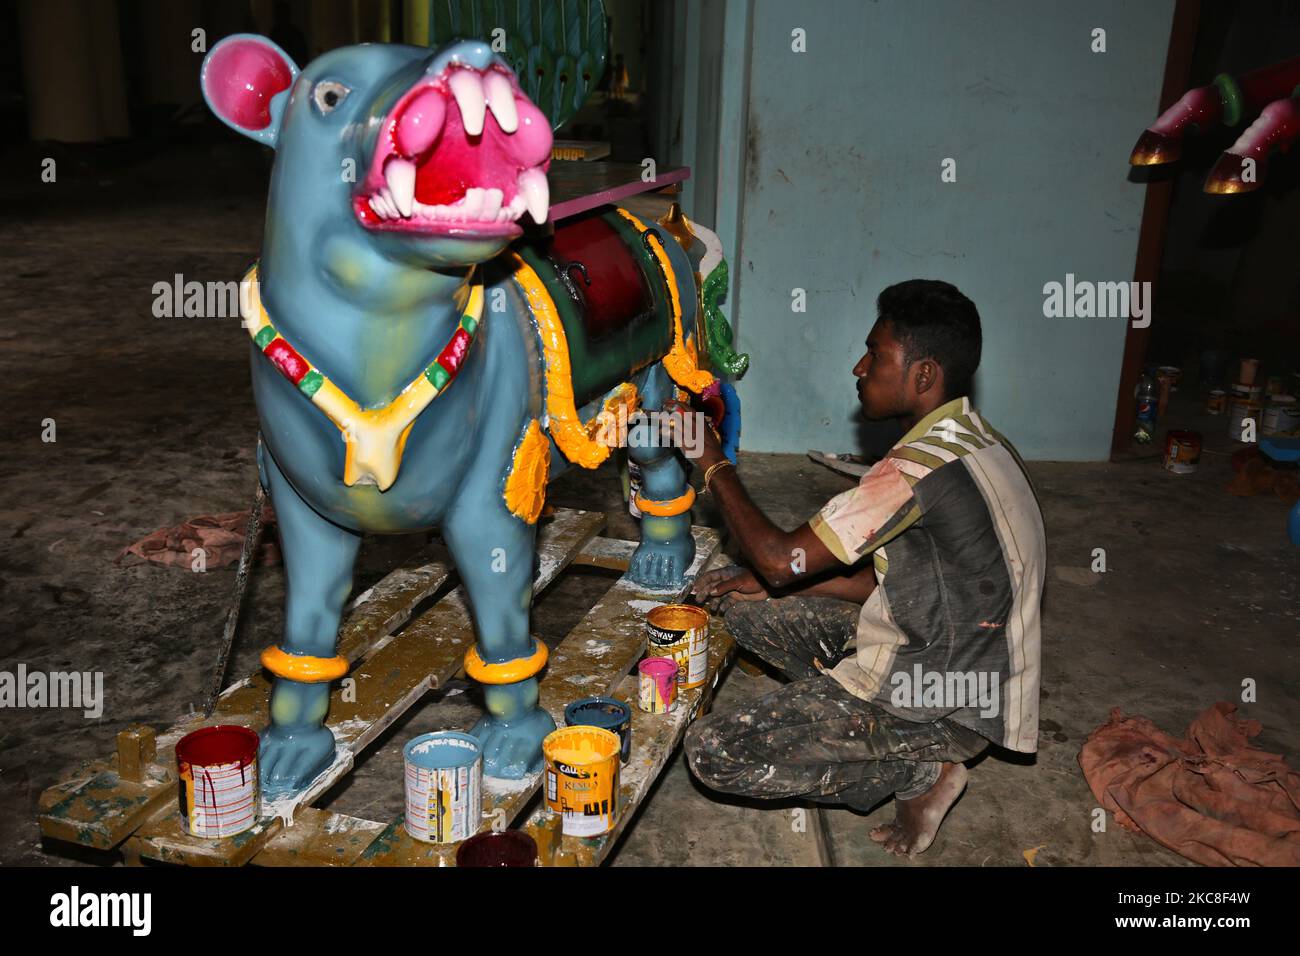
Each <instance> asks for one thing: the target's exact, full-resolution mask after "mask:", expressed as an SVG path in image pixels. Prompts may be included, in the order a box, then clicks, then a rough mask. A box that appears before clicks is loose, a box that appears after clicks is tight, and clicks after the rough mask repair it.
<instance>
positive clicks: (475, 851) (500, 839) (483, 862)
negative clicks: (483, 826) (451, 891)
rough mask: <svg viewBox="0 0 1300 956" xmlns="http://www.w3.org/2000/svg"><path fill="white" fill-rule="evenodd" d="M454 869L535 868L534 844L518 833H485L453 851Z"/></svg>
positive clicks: (535, 844) (528, 838)
mask: <svg viewBox="0 0 1300 956" xmlns="http://www.w3.org/2000/svg"><path fill="white" fill-rule="evenodd" d="M456 865H457V866H478V867H498V866H536V865H537V843H536V841H534V840H533V838H532V837H530V836H529V835H528V834H527V833H523V832H521V831H519V830H502V831H500V832H497V831H494V830H489V831H488V832H487V833H480V834H479V835H478V836H472V837H470V838H469V839H468V840H466V841H465V842H464V843H462V844H461V845H460V846H458V847H457V848H456Z"/></svg>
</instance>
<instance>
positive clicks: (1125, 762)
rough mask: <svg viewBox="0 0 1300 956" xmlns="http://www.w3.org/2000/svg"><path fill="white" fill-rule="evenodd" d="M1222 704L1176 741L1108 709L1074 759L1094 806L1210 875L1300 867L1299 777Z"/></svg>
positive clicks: (1252, 723) (1256, 726) (1250, 723)
mask: <svg viewBox="0 0 1300 956" xmlns="http://www.w3.org/2000/svg"><path fill="white" fill-rule="evenodd" d="M1236 710H1237V706H1236V704H1229V703H1224V702H1222V701H1221V702H1219V703H1217V704H1215V705H1214V706H1212V707H1210V708H1209V709H1208V710H1207V711H1205V712H1204V713H1203V714H1201V715H1200V716H1199V717H1197V718H1196V719H1195V720H1193V721H1192V723H1191V726H1190V727H1188V728H1187V737H1186V738H1185V739H1183V740H1177V739H1175V738H1173V737H1171V736H1169V735H1168V734H1166V733H1164V732H1163V731H1162V730H1160V728H1159V727H1157V726H1156V725H1155V724H1153V723H1151V721H1149V720H1147V719H1146V718H1145V717H1125V716H1124V715H1123V714H1122V713H1121V712H1120V710H1119V708H1118V707H1117V708H1115V709H1114V710H1112V711H1111V714H1110V722H1109V723H1106V724H1103V725H1102V726H1100V727H1098V728H1097V729H1096V730H1094V731H1093V732H1092V733H1091V734H1090V735H1089V736H1088V740H1087V742H1086V743H1085V744H1084V745H1083V749H1082V750H1080V751H1079V766H1080V767H1082V768H1083V774H1084V776H1085V777H1086V778H1087V780H1088V786H1089V787H1091V788H1092V792H1093V796H1095V797H1096V798H1097V800H1098V801H1100V803H1101V805H1102V806H1103V807H1105V808H1106V809H1107V810H1110V811H1111V812H1112V813H1114V814H1115V820H1116V821H1117V822H1118V823H1119V824H1120V825H1121V826H1123V827H1126V828H1127V829H1129V830H1133V831H1135V832H1136V831H1141V832H1143V833H1146V834H1147V835H1148V836H1150V837H1151V838H1152V839H1153V840H1155V841H1156V842H1158V843H1160V844H1162V845H1164V846H1167V847H1168V848H1169V849H1171V850H1173V851H1174V852H1175V853H1179V854H1181V855H1182V856H1185V857H1187V858H1188V859H1189V860H1194V861H1196V862H1197V863H1204V864H1206V865H1207V866H1300V774H1297V773H1296V772H1295V771H1293V770H1292V769H1291V768H1290V767H1289V766H1287V763H1286V760H1285V758H1283V757H1281V756H1280V755H1278V754H1271V753H1268V752H1266V751H1263V750H1260V749H1258V748H1256V747H1253V746H1251V745H1250V743H1249V742H1248V740H1249V738H1251V737H1254V736H1256V735H1258V734H1259V732H1260V730H1262V729H1263V728H1262V725H1261V724H1260V723H1259V721H1257V720H1245V719H1239V718H1237V717H1236V716H1235V712H1236Z"/></svg>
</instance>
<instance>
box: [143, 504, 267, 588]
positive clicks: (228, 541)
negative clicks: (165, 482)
mask: <svg viewBox="0 0 1300 956" xmlns="http://www.w3.org/2000/svg"><path fill="white" fill-rule="evenodd" d="M248 515H249V512H247V511H232V512H228V513H227V514H220V515H199V516H198V517H197V518H191V519H190V520H189V521H186V522H183V523H182V524H178V525H177V526H176V527H174V528H162V529H161V530H159V531H154V532H152V533H151V534H147V535H145V536H144V537H143V538H141V539H140V540H139V541H137V542H135V544H132V545H128V546H127V547H125V548H123V549H122V551H121V553H120V554H118V556H117V562H118V563H121V561H122V559H123V558H125V557H126V556H127V555H128V554H133V555H135V556H136V557H138V558H144V560H146V561H152V562H154V563H155V564H169V565H172V566H173V567H182V568H185V569H186V570H190V569H191V568H193V565H194V551H195V549H196V548H202V549H203V550H204V551H205V552H206V553H207V556H206V558H205V566H206V569H207V570H209V571H211V570H214V569H216V568H224V567H226V566H227V565H232V564H237V563H239V555H240V554H241V553H242V552H243V550H244V530H245V528H246V527H247V525H248ZM255 562H256V563H258V564H279V563H280V548H279V546H278V544H277V543H276V530H275V510H274V509H273V508H272V507H271V503H270V502H269V501H268V502H267V503H266V505H265V506H263V508H262V532H261V535H260V537H259V540H258V546H257V554H256V555H255Z"/></svg>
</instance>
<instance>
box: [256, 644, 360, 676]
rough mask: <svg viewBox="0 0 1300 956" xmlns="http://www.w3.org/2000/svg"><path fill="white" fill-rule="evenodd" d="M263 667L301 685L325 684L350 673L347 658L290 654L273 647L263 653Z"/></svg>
mask: <svg viewBox="0 0 1300 956" xmlns="http://www.w3.org/2000/svg"><path fill="white" fill-rule="evenodd" d="M262 666H263V667H265V668H266V669H267V670H269V671H270V672H271V673H272V674H274V675H275V676H276V677H283V678H284V679H285V680H292V681H297V682H298V683H300V684H324V683H326V682H327V681H332V680H338V679H339V678H340V677H342V676H343V675H344V674H346V673H347V672H348V659H347V658H346V657H311V656H310V655H307V654H289V653H287V652H285V651H282V650H281V649H280V648H278V647H276V646H274V645H272V646H271V647H268V648H267V649H266V650H264V651H262Z"/></svg>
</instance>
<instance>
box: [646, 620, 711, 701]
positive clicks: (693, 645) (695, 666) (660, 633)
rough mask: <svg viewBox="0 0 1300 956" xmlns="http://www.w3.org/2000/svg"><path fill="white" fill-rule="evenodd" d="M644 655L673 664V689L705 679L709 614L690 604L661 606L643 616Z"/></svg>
mask: <svg viewBox="0 0 1300 956" xmlns="http://www.w3.org/2000/svg"><path fill="white" fill-rule="evenodd" d="M646 653H647V654H649V655H650V656H651V657H671V658H672V659H673V660H675V661H676V662H677V689H678V690H690V689H691V688H693V687H699V686H700V685H702V684H703V683H704V682H705V681H707V680H708V679H709V612H708V611H706V610H704V608H702V607H696V606H695V605H693V604H661V605H660V606H659V607H657V608H655V609H654V610H653V611H651V612H650V613H649V614H647V615H646Z"/></svg>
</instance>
